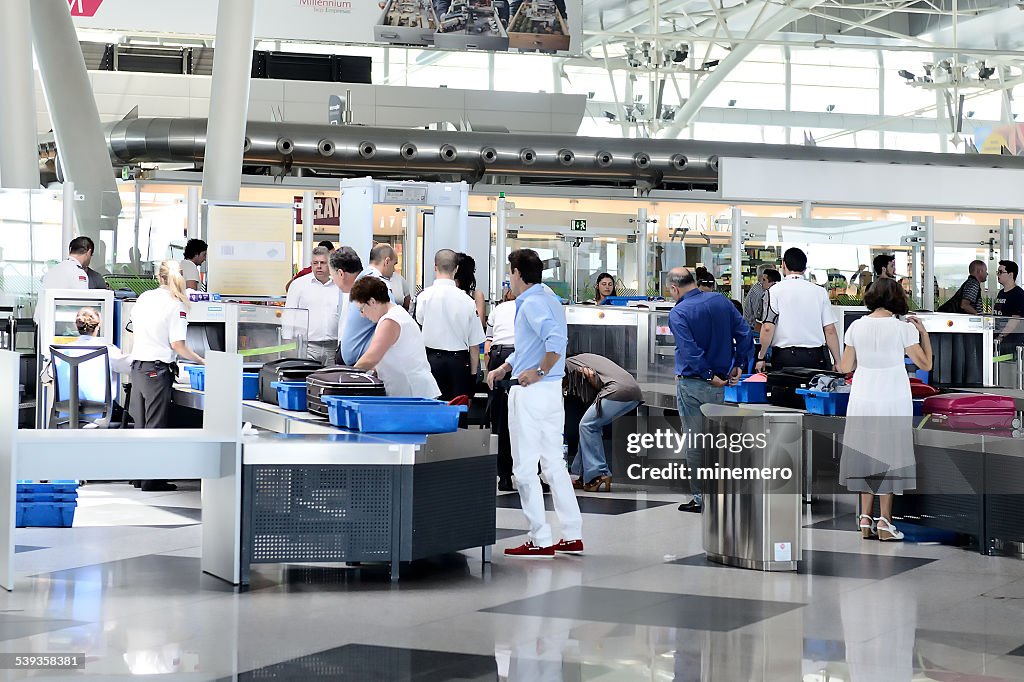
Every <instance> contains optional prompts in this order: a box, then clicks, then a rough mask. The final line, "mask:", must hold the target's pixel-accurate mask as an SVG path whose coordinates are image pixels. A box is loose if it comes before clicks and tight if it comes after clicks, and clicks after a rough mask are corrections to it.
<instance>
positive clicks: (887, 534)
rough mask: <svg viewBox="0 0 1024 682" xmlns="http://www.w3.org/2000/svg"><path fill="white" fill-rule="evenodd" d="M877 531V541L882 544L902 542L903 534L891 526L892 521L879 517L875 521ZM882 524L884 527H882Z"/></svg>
mask: <svg viewBox="0 0 1024 682" xmlns="http://www.w3.org/2000/svg"><path fill="white" fill-rule="evenodd" d="M875 522H876V524H877V525H876V528H877V529H878V539H879V540H880V541H882V542H902V541H903V533H902V532H901V531H900V530H898V529H897V528H896V526H894V525H893V523H892V521H890V520H889V519H887V518H885V517H884V516H880V517H878V518H877V519H875ZM883 524H884V525H883Z"/></svg>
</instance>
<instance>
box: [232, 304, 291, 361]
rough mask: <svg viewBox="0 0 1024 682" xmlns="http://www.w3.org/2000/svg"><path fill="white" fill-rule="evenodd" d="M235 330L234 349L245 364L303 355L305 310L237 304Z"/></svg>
mask: <svg viewBox="0 0 1024 682" xmlns="http://www.w3.org/2000/svg"><path fill="white" fill-rule="evenodd" d="M236 329H237V331H236V334H237V343H236V348H237V349H238V354H239V355H241V356H242V357H243V358H244V359H245V362H246V363H259V364H263V363H267V362H271V361H273V360H280V359H282V358H304V357H306V341H307V339H308V331H309V311H308V310H304V309H301V308H282V307H280V306H273V305H252V304H247V303H240V304H238V325H237V328H236Z"/></svg>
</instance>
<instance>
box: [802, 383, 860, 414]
mask: <svg viewBox="0 0 1024 682" xmlns="http://www.w3.org/2000/svg"><path fill="white" fill-rule="evenodd" d="M796 392H797V393H798V394H800V395H802V396H803V397H804V409H806V410H807V413H808V414H822V415H826V416H832V417H834V416H843V415H845V414H846V407H847V405H849V404H850V394H849V393H826V392H823V391H809V390H807V389H806V388H798V389H796Z"/></svg>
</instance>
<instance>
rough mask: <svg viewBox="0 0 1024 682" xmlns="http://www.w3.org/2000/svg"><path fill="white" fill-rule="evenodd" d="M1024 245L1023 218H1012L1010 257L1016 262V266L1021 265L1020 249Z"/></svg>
mask: <svg viewBox="0 0 1024 682" xmlns="http://www.w3.org/2000/svg"><path fill="white" fill-rule="evenodd" d="M1022 247H1024V220H1021V219H1020V218H1014V219H1013V249H1012V250H1011V253H1012V254H1013V258H1012V259H1011V260H1012V261H1013V262H1014V263H1016V264H1017V267H1020V266H1021V258H1022V255H1021V251H1022Z"/></svg>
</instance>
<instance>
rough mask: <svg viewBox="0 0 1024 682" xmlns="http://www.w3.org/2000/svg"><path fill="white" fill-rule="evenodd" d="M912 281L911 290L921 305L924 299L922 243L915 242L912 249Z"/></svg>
mask: <svg viewBox="0 0 1024 682" xmlns="http://www.w3.org/2000/svg"><path fill="white" fill-rule="evenodd" d="M910 281H911V282H912V284H911V289H910V290H911V291H912V292H913V296H914V300H915V301H917V302H918V304H919V305H920V304H921V302H922V301H923V300H924V297H923V296H922V295H921V245H920V244H914V245H913V247H911V249H910Z"/></svg>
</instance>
